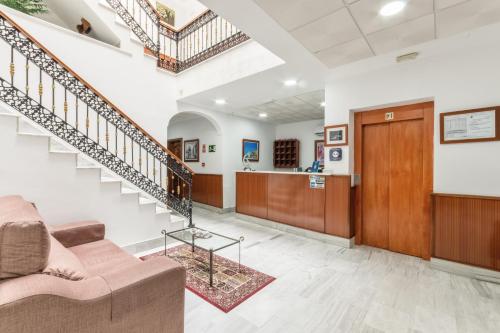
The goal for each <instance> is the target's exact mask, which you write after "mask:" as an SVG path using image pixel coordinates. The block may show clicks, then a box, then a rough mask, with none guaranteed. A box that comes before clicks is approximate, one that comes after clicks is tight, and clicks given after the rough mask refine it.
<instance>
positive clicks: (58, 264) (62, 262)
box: [43, 236, 89, 281]
mask: <svg viewBox="0 0 500 333" xmlns="http://www.w3.org/2000/svg"><path fill="white" fill-rule="evenodd" d="M43 273H44V274H48V275H53V276H57V277H60V278H63V279H67V280H72V281H79V280H83V279H86V278H88V277H89V273H88V272H87V270H86V269H85V268H84V267H83V265H82V263H81V262H80V260H78V258H77V257H76V255H75V254H74V253H73V252H71V251H70V250H68V249H67V248H65V247H64V246H63V245H62V244H61V243H60V242H59V241H58V240H57V239H55V238H54V237H53V236H50V253H49V260H48V263H47V267H45V269H44V270H43Z"/></svg>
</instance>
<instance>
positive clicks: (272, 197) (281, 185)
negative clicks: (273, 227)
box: [267, 173, 305, 228]
mask: <svg viewBox="0 0 500 333" xmlns="http://www.w3.org/2000/svg"><path fill="white" fill-rule="evenodd" d="M303 179H304V177H303V176H300V175H293V174H275V173H270V174H268V192H267V197H268V211H267V216H268V218H269V219H270V220H272V221H276V222H281V223H285V224H288V225H291V226H294V227H299V228H304V227H305V225H304V181H303Z"/></svg>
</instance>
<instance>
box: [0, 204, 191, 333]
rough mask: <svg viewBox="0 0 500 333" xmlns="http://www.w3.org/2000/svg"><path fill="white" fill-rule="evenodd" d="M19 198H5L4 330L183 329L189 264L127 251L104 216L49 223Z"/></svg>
mask: <svg viewBox="0 0 500 333" xmlns="http://www.w3.org/2000/svg"><path fill="white" fill-rule="evenodd" d="M13 198H14V199H13ZM19 198H20V197H13V196H11V197H0V332H2V333H10V332H13V333H14V332H16V333H18V332H120V333H125V332H149V333H151V332H172V333H178V332H183V330H184V287H185V283H186V274H185V270H184V268H183V267H182V266H181V265H179V264H178V263H176V262H174V261H172V260H170V259H168V258H166V257H156V258H153V259H151V260H147V261H144V262H143V261H141V260H140V259H137V258H135V257H133V256H131V255H129V254H127V253H125V252H124V251H123V250H122V249H120V248H119V247H118V246H116V245H115V244H113V243H112V242H111V241H109V240H106V239H104V225H103V224H101V223H99V222H93V221H89V222H78V223H69V224H66V225H58V226H54V227H52V228H50V227H49V228H46V227H45V226H44V225H43V223H42V222H40V221H41V219H40V218H37V214H38V213H37V212H36V210H35V211H33V210H31V209H30V208H27V206H26V205H25V204H21V203H20V201H19V200H20V199H19ZM21 200H22V199H21ZM12 201H15V202H16V204H15V205H20V206H21V208H19V207H17V206H16V208H14V209H12ZM6 202H7V204H6ZM2 203H3V205H2ZM6 207H7V208H6ZM19 211H21V213H19ZM26 211H28V213H26ZM16 219H17V221H15V220H16ZM33 220H39V221H38V222H37V221H33ZM9 221H10V222H9ZM47 229H48V230H49V232H50V234H51V235H52V236H49V235H45V231H44V230H47ZM16 237H17V238H16ZM47 239H48V240H47ZM39 240H40V244H38V243H37V242H39ZM47 242H49V243H50V245H49V246H48V247H49V248H50V251H48V250H47V248H46V247H47V246H46V243H47ZM19 244H22V246H21V247H23V248H22V249H21V252H22V257H21V258H20V259H19V258H15V255H18V254H19V253H17V252H19V250H20V245H19ZM43 244H45V245H43ZM12 245H14V246H12ZM42 245H43V246H42ZM9 246H10V247H9ZM47 252H49V254H48V255H46V253H47ZM33 267H34V268H33ZM40 267H45V268H43V269H40ZM30 269H31V270H33V269H35V270H37V271H36V272H31V273H30V274H26V273H27V272H28V271H29V270H30Z"/></svg>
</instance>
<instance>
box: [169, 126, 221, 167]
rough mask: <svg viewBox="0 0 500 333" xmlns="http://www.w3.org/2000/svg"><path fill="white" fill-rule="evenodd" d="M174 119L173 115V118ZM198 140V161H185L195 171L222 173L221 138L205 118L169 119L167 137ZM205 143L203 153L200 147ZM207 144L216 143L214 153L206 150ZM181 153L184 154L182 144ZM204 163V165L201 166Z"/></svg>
mask: <svg viewBox="0 0 500 333" xmlns="http://www.w3.org/2000/svg"><path fill="white" fill-rule="evenodd" d="M173 119H175V116H174V118H173ZM177 138H182V139H183V141H184V140H191V139H199V140H200V161H199V162H186V164H187V165H189V167H190V168H191V169H193V171H194V172H196V173H211V174H222V172H223V140H222V136H221V135H220V134H219V133H217V130H216V129H215V128H214V126H213V125H212V124H211V123H210V121H208V120H207V119H206V118H203V117H198V118H196V119H189V120H184V121H171V122H170V123H169V125H168V139H177ZM203 145H205V147H206V150H205V153H203V151H202V147H203ZM209 145H216V149H215V152H214V153H209V152H208V146H209ZM182 146H183V148H182V149H183V153H182V154H183V155H182V156H184V144H183V145H182ZM202 163H205V166H202Z"/></svg>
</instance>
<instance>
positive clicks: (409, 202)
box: [361, 119, 425, 257]
mask: <svg viewBox="0 0 500 333" xmlns="http://www.w3.org/2000/svg"><path fill="white" fill-rule="evenodd" d="M362 137H363V140H362V141H363V142H362V164H363V165H362V177H361V179H362V182H363V187H362V243H363V244H366V245H370V246H374V247H380V248H384V249H388V250H391V251H395V252H400V253H404V254H408V255H413V256H418V257H420V256H421V255H422V249H423V246H424V245H423V241H424V237H423V223H424V222H425V221H424V200H425V197H424V181H423V162H424V160H423V142H424V140H423V138H424V120H423V119H413V120H403V121H396V122H385V123H380V124H369V125H364V126H363V136H362Z"/></svg>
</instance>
